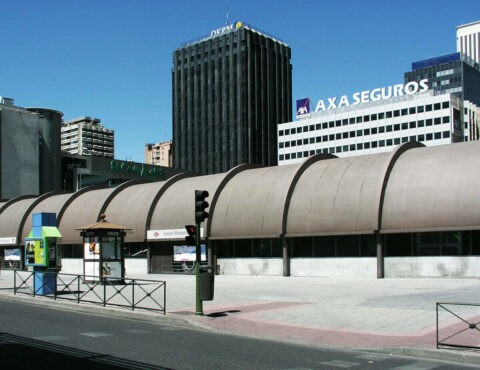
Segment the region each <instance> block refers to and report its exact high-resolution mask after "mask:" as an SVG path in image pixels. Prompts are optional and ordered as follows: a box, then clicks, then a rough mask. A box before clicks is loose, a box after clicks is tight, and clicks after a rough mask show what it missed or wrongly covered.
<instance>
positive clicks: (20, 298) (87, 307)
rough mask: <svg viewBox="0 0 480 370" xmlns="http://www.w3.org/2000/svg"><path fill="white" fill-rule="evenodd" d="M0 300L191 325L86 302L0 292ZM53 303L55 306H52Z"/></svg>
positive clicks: (166, 317)
mask: <svg viewBox="0 0 480 370" xmlns="http://www.w3.org/2000/svg"><path fill="white" fill-rule="evenodd" d="M0 300H4V301H10V302H20V303H25V304H35V305H37V306H43V307H49V308H53V309H57V310H72V309H75V311H78V312H82V313H87V314H91V315H102V316H109V317H117V318H123V319H130V320H140V321H148V322H154V323H158V324H165V325H173V326H183V327H191V326H192V325H193V324H192V323H191V322H190V320H187V319H183V318H181V317H176V316H172V314H169V313H167V314H166V315H163V314H162V313H153V312H149V311H143V310H129V309H127V308H117V307H104V306H99V305H95V304H90V303H86V302H82V303H76V302H69V301H60V300H53V299H51V298H44V297H32V296H27V295H16V294H13V293H5V292H0ZM53 302H55V304H53Z"/></svg>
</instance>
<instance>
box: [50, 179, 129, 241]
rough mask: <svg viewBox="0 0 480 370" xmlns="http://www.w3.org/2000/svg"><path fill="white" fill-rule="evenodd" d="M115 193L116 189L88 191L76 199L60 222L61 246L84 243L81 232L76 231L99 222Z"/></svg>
mask: <svg viewBox="0 0 480 370" xmlns="http://www.w3.org/2000/svg"><path fill="white" fill-rule="evenodd" d="M114 191H115V188H108V189H97V190H91V191H87V192H85V193H83V194H81V195H79V196H78V197H76V198H75V199H74V200H73V201H72V202H71V203H70V204H69V205H68V207H67V208H66V209H65V212H64V213H63V215H62V217H61V219H60V220H59V222H60V224H59V225H58V229H59V230H60V233H61V234H62V238H61V239H60V240H59V244H81V243H83V239H82V237H81V236H80V231H78V230H75V229H77V228H78V227H79V226H82V225H89V224H93V223H95V222H97V221H98V216H99V215H100V211H101V209H102V206H103V204H104V203H105V200H106V199H107V198H108V196H109V195H110V194H111V193H112V192H114ZM126 226H128V225H126Z"/></svg>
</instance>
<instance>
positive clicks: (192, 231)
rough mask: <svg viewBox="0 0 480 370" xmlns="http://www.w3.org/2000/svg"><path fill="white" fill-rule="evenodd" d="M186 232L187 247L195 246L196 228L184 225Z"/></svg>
mask: <svg viewBox="0 0 480 370" xmlns="http://www.w3.org/2000/svg"><path fill="white" fill-rule="evenodd" d="M185 230H187V234H188V235H187V236H186V237H185V243H186V244H187V245H197V227H196V226H195V225H185Z"/></svg>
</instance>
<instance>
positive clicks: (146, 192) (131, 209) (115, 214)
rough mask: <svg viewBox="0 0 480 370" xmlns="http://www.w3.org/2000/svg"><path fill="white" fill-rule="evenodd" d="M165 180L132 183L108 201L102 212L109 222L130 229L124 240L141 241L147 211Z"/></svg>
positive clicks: (143, 234) (142, 239)
mask: <svg viewBox="0 0 480 370" xmlns="http://www.w3.org/2000/svg"><path fill="white" fill-rule="evenodd" d="M165 184H166V181H158V182H152V183H145V184H138V185H132V186H130V187H127V188H125V189H123V190H122V191H120V192H119V193H118V194H116V195H115V197H114V198H113V199H112V200H111V201H110V203H109V204H108V206H107V208H106V209H105V211H104V213H105V214H106V216H107V220H108V221H109V222H113V223H116V224H120V225H124V226H126V227H128V228H130V229H131V230H129V231H127V233H126V235H125V242H143V241H144V240H145V229H146V224H147V218H148V213H149V211H150V208H151V206H152V203H153V202H154V199H155V197H156V196H157V194H158V192H159V191H161V189H162V188H163V187H164V186H165Z"/></svg>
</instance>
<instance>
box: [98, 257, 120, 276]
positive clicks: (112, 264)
mask: <svg viewBox="0 0 480 370" xmlns="http://www.w3.org/2000/svg"><path fill="white" fill-rule="evenodd" d="M102 277H108V278H118V279H121V278H122V264H121V262H119V261H118V262H117V261H108V262H102Z"/></svg>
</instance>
